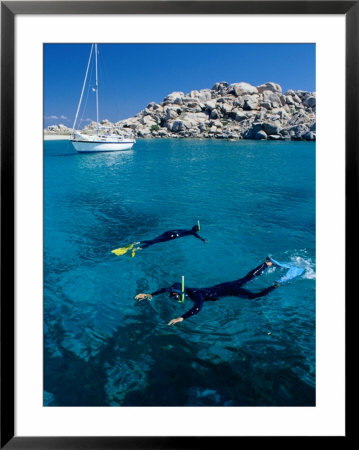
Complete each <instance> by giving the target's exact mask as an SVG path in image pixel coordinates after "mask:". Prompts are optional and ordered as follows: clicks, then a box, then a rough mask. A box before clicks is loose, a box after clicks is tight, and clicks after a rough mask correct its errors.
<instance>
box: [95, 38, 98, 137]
mask: <svg viewBox="0 0 359 450" xmlns="http://www.w3.org/2000/svg"><path fill="white" fill-rule="evenodd" d="M95 62H96V64H95V65H96V124H97V134H98V72H97V44H95Z"/></svg>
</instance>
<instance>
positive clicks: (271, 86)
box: [257, 82, 282, 94]
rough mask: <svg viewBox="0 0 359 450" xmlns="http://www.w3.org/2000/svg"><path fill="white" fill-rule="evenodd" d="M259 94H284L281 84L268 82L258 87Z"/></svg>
mask: <svg viewBox="0 0 359 450" xmlns="http://www.w3.org/2000/svg"><path fill="white" fill-rule="evenodd" d="M257 89H258V92H259V93H260V94H261V93H262V92H264V91H271V92H274V93H275V94H281V93H282V87H281V86H280V85H279V84H276V83H272V82H268V83H264V84H261V85H260V86H257Z"/></svg>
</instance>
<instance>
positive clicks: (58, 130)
mask: <svg viewBox="0 0 359 450" xmlns="http://www.w3.org/2000/svg"><path fill="white" fill-rule="evenodd" d="M45 134H49V135H64V136H66V135H70V134H71V130H70V129H69V128H67V127H66V126H65V125H63V124H60V125H49V126H48V127H47V128H46V129H45Z"/></svg>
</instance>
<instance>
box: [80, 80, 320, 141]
mask: <svg viewBox="0 0 359 450" xmlns="http://www.w3.org/2000/svg"><path fill="white" fill-rule="evenodd" d="M107 122H108V121H107ZM315 124H316V95H315V93H314V92H306V91H300V90H299V91H298V90H297V91H294V90H289V91H286V92H284V93H283V92H282V88H281V86H280V85H279V84H276V83H273V82H267V83H264V84H262V85H260V86H252V85H251V84H249V83H245V82H240V83H232V84H229V83H226V82H218V83H216V84H215V85H214V86H213V87H212V89H202V90H199V91H198V90H193V91H190V92H189V93H187V94H185V93H184V92H178V91H176V92H172V93H171V94H169V95H167V96H166V97H165V98H164V100H163V101H162V103H155V102H151V103H150V104H148V105H147V107H146V108H145V109H144V110H142V111H140V112H139V113H138V114H136V116H134V117H132V118H129V119H126V120H122V121H120V122H117V123H115V124H111V123H110V122H108V123H107V124H106V125H107V126H109V127H111V126H114V127H116V128H117V129H120V130H121V129H123V130H124V131H126V130H128V129H131V130H132V132H133V133H134V135H135V136H136V137H139V138H167V137H171V138H197V139H198V138H217V139H258V140H262V139H269V140H310V141H313V140H315V139H316V131H315V130H316V127H315ZM92 126H93V124H90V125H88V127H86V130H85V131H88V130H89V129H90V128H91V127H92Z"/></svg>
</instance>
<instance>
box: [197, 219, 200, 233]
mask: <svg viewBox="0 0 359 450" xmlns="http://www.w3.org/2000/svg"><path fill="white" fill-rule="evenodd" d="M197 224H198V231H201V224H200V223H199V220H197Z"/></svg>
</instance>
